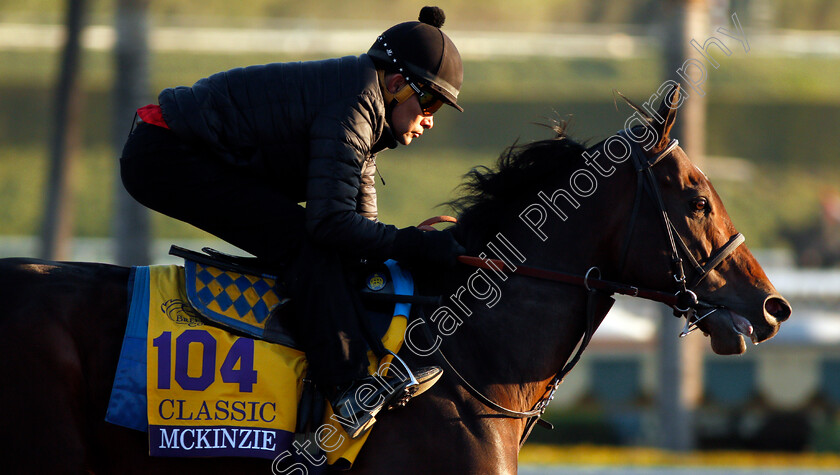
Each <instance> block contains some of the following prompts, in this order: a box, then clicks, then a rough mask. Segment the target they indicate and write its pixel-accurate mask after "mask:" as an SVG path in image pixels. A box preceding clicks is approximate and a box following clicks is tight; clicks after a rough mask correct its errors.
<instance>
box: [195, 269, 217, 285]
mask: <svg viewBox="0 0 840 475" xmlns="http://www.w3.org/2000/svg"><path fill="white" fill-rule="evenodd" d="M195 278H196V279H198V280H199V282H202V283H204V284H208V283H210V282H212V281H213V279H214V278H215V277H213V274H211V273H209V272H207V269H201V272H198V273H197V274H195Z"/></svg>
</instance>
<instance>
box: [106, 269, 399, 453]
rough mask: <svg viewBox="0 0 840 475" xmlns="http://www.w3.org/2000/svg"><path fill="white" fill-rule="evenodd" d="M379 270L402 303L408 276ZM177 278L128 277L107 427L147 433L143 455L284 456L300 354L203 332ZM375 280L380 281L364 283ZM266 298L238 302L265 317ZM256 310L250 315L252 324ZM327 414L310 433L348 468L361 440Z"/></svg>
mask: <svg viewBox="0 0 840 475" xmlns="http://www.w3.org/2000/svg"><path fill="white" fill-rule="evenodd" d="M387 265H388V270H389V271H390V274H391V277H392V280H393V281H394V285H395V286H396V287H398V289H399V291H398V293H400V294H407V295H410V294H411V293H412V292H413V283H412V281H411V276H410V274H407V273H406V272H404V271H403V270H402V269H400V268H399V266H397V265H396V263H395V262H389V263H387ZM196 269H198V267H196ZM198 272H201V271H198ZM186 274H187V273H186V272H185V269H184V268H183V267H180V266H151V267H135V268H133V269H132V271H131V278H130V281H129V295H130V298H131V303H130V310H129V317H128V324H127V327H126V333H125V337H124V341H123V347H122V351H121V355H120V361H119V363H118V368H117V374H116V376H115V380H114V385H113V389H112V394H111V399H110V401H109V406H108V411H107V415H106V421H108V422H111V423H114V424H118V425H121V426H125V427H129V428H133V429H136V430H141V431H148V432H149V441H150V455H152V456H162V457H207V456H239V457H243V456H244V457H259V458H277V457H278V456H281V455H283V454H284V452H286V451H290V450H292V448H291V447H292V446H291V444H292V441H293V439H294V430H295V427H296V422H297V421H296V418H297V404H298V401H299V398H300V396H301V389H302V382H301V381H302V378H303V376H304V375H305V372H306V360H305V356H304V354H303V353H302V352H301V351H299V350H297V349H295V348H291V347H288V346H283V345H278V344H273V343H269V342H266V341H261V340H256V339H252V338H250V337H248V336H240V335H238V334H231V333H228V332H227V331H225V330H224V329H221V328H218V327H216V326H213V325H208V324H206V323H207V322H206V321H205V320H204V319H203V318H202V317H200V316H199V315H198V313H197V312H196V310H195V309H194V308H193V307H192V305H191V304H190V302H189V299H188V297H187V290H185V289H186V288H187V287H188V286H186V285H185V280H186ZM220 275H221V274H220ZM237 278H238V277H234V278H233V281H234V282H235V281H236V279H237ZM381 278H387V277H383V276H382V275H377V276H376V277H375V278H372V279H371V280H374V281H376V282H377V283H378V282H379V279H381ZM216 280H218V277H216ZM249 282H250V279H249ZM252 284H256V282H252ZM220 285H221V284H220ZM231 285H234V286H235V285H236V284H231ZM227 288H230V285H228V286H227ZM199 291H200V290H199ZM240 292H241V293H242V294H243V295H244V294H245V292H247V290H244V291H242V290H240ZM235 294H236V292H234V293H233V295H235ZM228 295H229V296H230V295H231V294H228ZM265 295H267V294H263V296H260V298H259V299H254V298H253V295H252V296H251V297H246V301H252V302H263V303H265V308H266V309H270V308H271V304H272V302H274V300H271V299H272V298H271V297H265ZM248 299H250V300H248ZM231 300H232V301H235V300H236V299H235V298H232V299H231ZM230 306H231V307H233V306H234V304H233V303H231V305H230ZM257 306H258V305H257ZM219 308H221V307H219ZM260 308H262V307H260ZM409 310H410V308H409V306H408V304H398V305H397V308H396V309H395V312H394V316H393V318H392V319H391V321H390V324H389V326H388V329H387V331H386V332H385V334H384V336H383V338H382V342H383V344H384V346H385V347H386V348H387V349H389V350H391V351H394V352H398V351H399V349H400V347H401V346H402V343H403V337H404V332H405V328H406V319H407V315H408V312H409ZM262 311H263V310H257V311H255V312H253V313H250V315H252V316H253V320H254V321H257V322H258V321H259V317H258V315H259V314H260V312H262ZM268 311H269V312H270V310H268ZM237 312H241V309H240V310H237ZM244 314H245V315H249V312H248V311H245V312H244ZM263 315H265V314H263ZM369 359H370V363H371V367H370V369H371V373H373V372H374V371H375V370H376V369H377V364H378V361H377V358H376V357H375V356H374V355H373V354H372V353H369ZM331 414H332V411H331V409H330V407H329V405H327V411H326V414H325V417H324V423H323V425H322V426H321V427H320V428H319V431H320V434H321V435H322V436H323V434H330V435H329V437H324V438H322V439H321V442H322V443H323V444H324V447H329V449H330V450H329V451H328V452H327V454H326V455H327V461H328V463H330V464H332V465H334V466H336V464H337V466H341V467H349V466H352V463H353V461H354V460H355V458H356V456H357V455H358V453H359V451H360V450H361V447H362V446H363V444H364V442H365V441H366V439H367V436H368V434H369V433H368V434H365V435H364V436H362V437H360V438H358V439H355V440H353V439H350V438H349V437H348V436H347V434H346V432H345V431H344V430H343V428H342V427H341V426H340V425H339V424H337V423H335V422H334V421H333V420H332V419H331V418H330V416H331ZM322 429H323V430H322Z"/></svg>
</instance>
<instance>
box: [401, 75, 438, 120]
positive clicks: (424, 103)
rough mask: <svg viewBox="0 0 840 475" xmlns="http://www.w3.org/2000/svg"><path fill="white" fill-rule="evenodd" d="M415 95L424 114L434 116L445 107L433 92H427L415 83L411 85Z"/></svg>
mask: <svg viewBox="0 0 840 475" xmlns="http://www.w3.org/2000/svg"><path fill="white" fill-rule="evenodd" d="M409 84H410V85H411V88H412V89H414V93H415V94H417V100H418V101H419V102H420V109H422V110H423V114H425V115H432V114H434V113H435V112H437V111H438V110H439V109H440V108H441V107H443V101H442V100H440V99H439V98H438V96H436V95H435V93H433V92H431V91H427V90H425V89H423V88H421V87H419V86H417V85H416V84H414V83H409Z"/></svg>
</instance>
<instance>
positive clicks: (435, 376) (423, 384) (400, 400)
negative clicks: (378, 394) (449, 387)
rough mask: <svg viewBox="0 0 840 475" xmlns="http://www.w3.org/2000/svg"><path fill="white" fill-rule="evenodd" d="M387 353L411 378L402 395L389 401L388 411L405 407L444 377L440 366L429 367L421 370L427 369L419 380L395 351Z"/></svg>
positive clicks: (396, 395) (395, 396)
mask: <svg viewBox="0 0 840 475" xmlns="http://www.w3.org/2000/svg"><path fill="white" fill-rule="evenodd" d="M385 351H387V352H388V354H390V355H391V356H392V357H393V358H394V359H395V360H396V361H398V362H399V363H400V366H402V369H403V370H404V371H405V372H406V374H408V378H409V381H408V384H406V386H405V388H404V389H403V390H402V394H395V395H394V396H393V397H392V398H391V400H390V401H389V403H388V407H387V409H388V410H392V409H395V408H397V407H404V406H405V405H406V404H408V401H410V400H411V399H412V398H414V397H417V396H419V395H421V394H423V393H424V392H426V391H427V390H428V389H429V388H431V387H432V386H434V385H435V383H437V382H438V380H439V379H440V378H441V376H443V369H441V368H440V367H439V366H429V367H421V368H420V370H424V369H425V371H424V372H423V373H422V374H420V378H419V379H418V377H417V376H415V373H414V371H412V370H411V369H410V368H409V367H408V365H407V364H405V361H403V360H402V358H400V357H399V356H397V355H396V354H395V353H394V352H393V351H390V350H385ZM380 367H381V366H380Z"/></svg>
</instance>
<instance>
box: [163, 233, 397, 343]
mask: <svg viewBox="0 0 840 475" xmlns="http://www.w3.org/2000/svg"><path fill="white" fill-rule="evenodd" d="M169 254H171V255H173V256H177V257H181V258H183V259H184V272H185V276H186V293H187V298H188V299H189V302H190V304H191V305H192V306H193V308H194V309H195V310H196V311H197V312H198V313H199V314H200V315H201V316H202V317H204V318H205V319H206V320H208V321H209V322H211V324H214V325H216V326H220V327H223V328H225V329H228V330H231V331H233V332H235V333H241V334H245V335H248V336H250V337H252V338H257V339H260V340H265V341H268V342H271V343H278V344H281V345H283V346H288V347H290V348H295V349H301V346H300V344H299V343H298V338H297V335H296V334H297V329H296V326H295V319H294V313H293V312H294V302H293V301H292V299H291V298H290V297H289V292H288V290H287V289H286V287H285V285H284V282H283V281H282V279H281V277H280V276H281V275H282V274H283V272H282V269H269V268H267V267H266V266H265V265H264V264H263V263H262V261H260V260H259V259H258V258H256V257H243V256H234V255H230V254H226V253H224V252H220V251H217V250H215V249H212V248H209V247H205V248H202V252H196V251H193V250H190V249H185V248H182V247H179V246H174V245H173V246H172V247H171V248H170V250H169ZM354 281H360V288H359V292H360V294H361V296H362V302H363V310H364V315H362V318H364V319H365V320H366V322H367V326H368V328H369V329H370V331H371V333H372V335H369V336H370V337H372V338H376V339H380V338H382V336H383V335H384V334H385V332H386V331H387V329H388V325H389V324H390V321H391V316H392V315H393V310H394V303H395V302H399V301H407V300H411V299H410V298H409V296H405V295H402V296H400V295H398V293H399V292H398V290H399V289H396V287H395V285H394V279H392V278H391V271H390V269H389V267H388V266H386V265H385V264H378V265H377V264H367V265H364V266H362V267H361V268H360V269H359V270H358V271H357V278H356V279H354Z"/></svg>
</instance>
